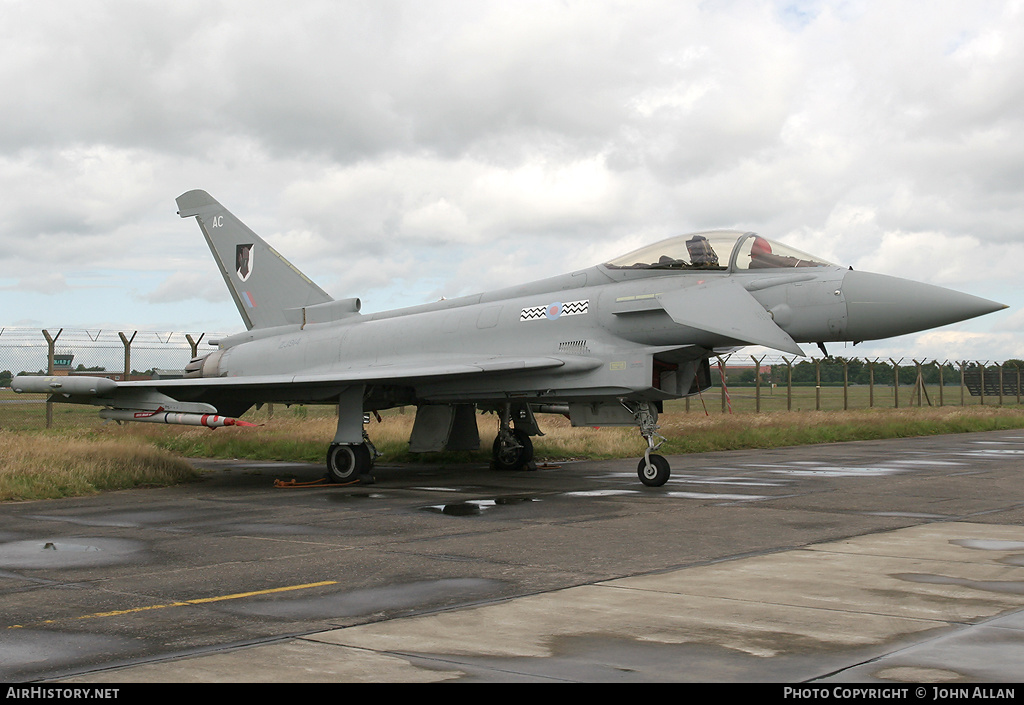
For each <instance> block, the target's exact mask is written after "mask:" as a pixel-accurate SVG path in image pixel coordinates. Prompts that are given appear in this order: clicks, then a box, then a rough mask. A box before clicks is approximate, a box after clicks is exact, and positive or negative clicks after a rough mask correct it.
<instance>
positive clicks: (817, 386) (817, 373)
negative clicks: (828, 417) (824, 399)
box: [814, 357, 821, 411]
mask: <svg viewBox="0 0 1024 705" xmlns="http://www.w3.org/2000/svg"><path fill="white" fill-rule="evenodd" d="M814 410H815V411H821V358H818V357H816V358H814Z"/></svg>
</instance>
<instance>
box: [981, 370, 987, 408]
mask: <svg viewBox="0 0 1024 705" xmlns="http://www.w3.org/2000/svg"><path fill="white" fill-rule="evenodd" d="M986 367H988V360H985V362H983V363H981V405H982V406H985V368H986Z"/></svg>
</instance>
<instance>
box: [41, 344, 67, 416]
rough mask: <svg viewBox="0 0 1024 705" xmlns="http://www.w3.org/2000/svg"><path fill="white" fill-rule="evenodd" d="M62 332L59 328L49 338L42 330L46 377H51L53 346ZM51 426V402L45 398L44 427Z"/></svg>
mask: <svg viewBox="0 0 1024 705" xmlns="http://www.w3.org/2000/svg"><path fill="white" fill-rule="evenodd" d="M63 332H64V329H63V328H61V329H60V330H59V331H57V335H55V336H53V337H52V338H51V337H50V331H48V330H46V329H45V328H44V329H43V337H44V338H46V347H47V352H46V374H48V375H52V374H53V355H54V346H55V345H56V344H57V338H59V337H60V334H61V333H63ZM51 426H53V402H52V401H50V400H49V397H47V401H46V427H47V428H50V427H51Z"/></svg>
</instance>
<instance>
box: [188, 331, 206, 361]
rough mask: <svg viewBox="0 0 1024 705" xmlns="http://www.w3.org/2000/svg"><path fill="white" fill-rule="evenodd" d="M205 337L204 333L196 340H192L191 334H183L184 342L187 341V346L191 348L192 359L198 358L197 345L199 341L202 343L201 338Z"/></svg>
mask: <svg viewBox="0 0 1024 705" xmlns="http://www.w3.org/2000/svg"><path fill="white" fill-rule="evenodd" d="M205 335H206V333H202V334H201V335H200V336H199V338H198V339H193V338H192V334H191V333H186V334H185V340H187V341H188V344H189V345H190V346H191V347H192V358H193V359H195V358H197V357H199V343H200V341H202V339H203V337H204V336H205Z"/></svg>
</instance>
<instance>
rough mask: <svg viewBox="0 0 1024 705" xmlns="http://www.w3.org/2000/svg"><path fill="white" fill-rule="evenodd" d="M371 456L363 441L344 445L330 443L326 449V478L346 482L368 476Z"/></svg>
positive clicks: (371, 461) (371, 463)
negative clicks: (357, 443)
mask: <svg viewBox="0 0 1024 705" xmlns="http://www.w3.org/2000/svg"><path fill="white" fill-rule="evenodd" d="M372 467H373V458H372V457H371V456H370V449H369V448H367V447H366V444H365V443H360V444H359V445H345V444H341V443H332V444H331V447H330V448H329V449H328V451H327V479H329V480H330V481H331V482H338V483H347V482H353V481H356V480H364V481H365V480H366V479H367V478H369V477H370V469H371V468H372Z"/></svg>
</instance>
